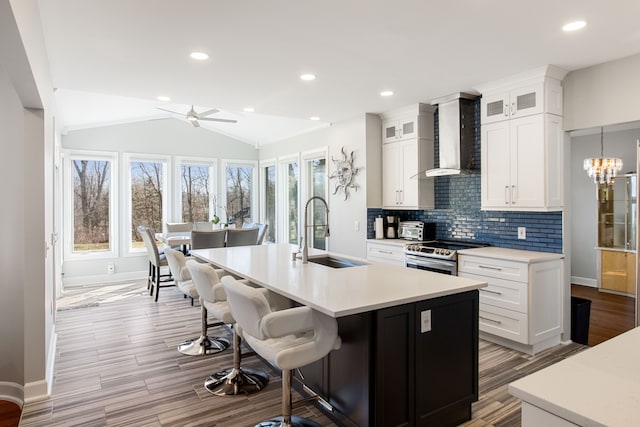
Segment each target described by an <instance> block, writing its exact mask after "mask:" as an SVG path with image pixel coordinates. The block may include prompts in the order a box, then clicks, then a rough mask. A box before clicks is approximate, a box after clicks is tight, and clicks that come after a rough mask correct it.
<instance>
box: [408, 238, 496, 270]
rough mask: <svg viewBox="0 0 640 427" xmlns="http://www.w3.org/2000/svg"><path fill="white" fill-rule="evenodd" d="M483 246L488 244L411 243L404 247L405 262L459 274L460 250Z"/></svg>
mask: <svg viewBox="0 0 640 427" xmlns="http://www.w3.org/2000/svg"><path fill="white" fill-rule="evenodd" d="M483 246H487V245H484V244H481V243H471V242H459V241H456V240H433V241H430V242H421V243H410V244H408V245H407V246H405V248H404V254H405V263H406V265H407V267H410V268H417V269H419V270H428V271H435V272H436V273H444V274H449V275H451V276H457V275H458V251H459V250H462V249H471V248H481V247H483Z"/></svg>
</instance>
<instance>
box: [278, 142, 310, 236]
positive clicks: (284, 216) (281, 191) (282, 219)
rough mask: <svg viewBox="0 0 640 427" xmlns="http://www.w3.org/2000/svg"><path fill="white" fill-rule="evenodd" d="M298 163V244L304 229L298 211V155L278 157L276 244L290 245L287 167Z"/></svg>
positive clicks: (300, 213)
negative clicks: (277, 228) (278, 229)
mask: <svg viewBox="0 0 640 427" xmlns="http://www.w3.org/2000/svg"><path fill="white" fill-rule="evenodd" d="M294 162H295V163H298V191H297V196H298V207H297V209H298V239H297V240H298V242H296V243H295V244H299V243H300V236H302V235H303V234H302V233H303V228H304V218H303V217H302V215H303V213H302V212H301V211H300V210H301V206H302V200H301V195H302V193H301V187H302V186H301V183H300V174H301V168H300V153H295V154H290V155H287V156H281V157H278V165H277V167H276V174H277V177H278V179H277V180H276V187H277V188H276V197H277V198H278V199H279V200H280V202H279V203H278V204H277V206H276V218H277V224H278V225H279V228H280V231H279V232H278V234H277V236H276V241H277V242H278V243H290V242H289V233H288V232H289V215H288V204H289V196H288V191H287V190H288V186H287V185H288V176H289V173H288V170H287V168H288V166H289V164H291V163H294Z"/></svg>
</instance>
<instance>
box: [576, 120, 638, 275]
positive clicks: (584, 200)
mask: <svg viewBox="0 0 640 427" xmlns="http://www.w3.org/2000/svg"><path fill="white" fill-rule="evenodd" d="M639 137H640V130H626V131H619V132H606V131H605V134H604V154H605V156H613V157H619V158H621V159H622V161H623V165H624V168H623V169H622V170H623V172H636V140H637V139H638V138H639ZM594 156H596V157H597V156H600V133H599V132H598V133H597V134H591V135H584V136H574V137H572V138H571V184H572V185H571V193H570V194H571V206H572V215H571V221H570V226H571V236H572V237H571V248H572V250H571V276H572V283H577V284H582V285H589V286H595V284H596V280H597V271H596V270H597V269H596V262H597V253H596V251H595V249H594V248H595V246H596V244H597V224H596V221H597V201H596V186H595V184H594V183H593V180H592V179H591V178H589V177H588V176H587V173H586V172H585V171H584V169H583V167H582V162H583V160H584V159H585V158H589V157H594Z"/></svg>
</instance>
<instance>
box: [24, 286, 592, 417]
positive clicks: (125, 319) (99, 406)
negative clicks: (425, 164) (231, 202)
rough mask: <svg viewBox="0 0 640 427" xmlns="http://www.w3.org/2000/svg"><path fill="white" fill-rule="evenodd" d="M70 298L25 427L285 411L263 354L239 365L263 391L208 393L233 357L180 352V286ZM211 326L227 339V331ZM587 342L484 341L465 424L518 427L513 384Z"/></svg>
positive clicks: (193, 316)
mask: <svg viewBox="0 0 640 427" xmlns="http://www.w3.org/2000/svg"><path fill="white" fill-rule="evenodd" d="M67 295H68V296H67V297H65V298H67V300H66V301H65V298H63V299H62V300H60V301H59V304H58V306H59V312H58V314H57V324H56V331H57V333H58V345H57V349H56V364H55V380H54V384H53V393H52V396H51V398H50V399H48V400H46V401H42V402H37V403H31V404H28V405H26V406H25V408H24V411H23V414H22V420H21V423H20V425H21V426H25V427H27V426H77V425H83V426H104V425H109V426H186V425H203V426H253V425H255V424H256V423H258V422H259V421H262V420H264V419H267V418H269V417H272V416H275V415H279V414H280V405H281V395H280V393H281V389H280V377H279V372H278V371H276V370H274V369H272V368H270V367H269V366H266V365H265V364H264V363H263V362H262V361H261V360H260V359H258V358H257V357H249V358H246V359H245V360H243V365H244V366H251V367H254V368H260V369H265V370H267V371H268V373H269V375H270V378H271V382H270V384H269V385H268V386H267V387H266V389H264V390H263V391H261V392H259V393H257V394H254V395H252V396H248V397H246V396H239V397H217V396H212V395H210V394H209V393H208V392H207V391H206V390H205V389H204V387H203V380H204V378H205V377H206V376H207V375H209V374H211V373H213V372H215V371H218V370H220V369H222V368H226V367H230V366H231V365H232V353H231V352H230V351H225V352H223V353H220V354H218V355H212V356H204V357H190V356H184V355H182V354H180V353H178V352H177V351H176V346H177V345H178V344H179V343H180V342H182V341H183V340H184V339H186V338H191V337H195V336H196V335H197V334H198V331H199V319H200V308H199V307H198V306H196V307H191V306H190V304H189V303H188V302H187V300H185V299H183V298H182V296H181V294H180V293H179V292H178V291H177V290H176V289H173V288H168V289H165V290H163V292H162V294H161V295H160V301H159V302H158V303H154V302H153V299H152V298H150V297H149V296H148V295H147V292H146V289H145V285H144V283H136V284H119V285H113V286H104V287H102V288H94V289H90V290H89V291H87V290H86V289H85V290H81V291H80V292H78V293H77V295H73V293H72V292H68V293H67ZM71 297H73V301H71ZM74 307H78V308H74ZM213 332H214V333H215V334H216V335H220V334H227V336H228V335H229V333H228V331H226V330H225V329H223V328H217V329H215V330H214V331H213ZM584 348H586V347H585V346H582V345H579V344H569V345H559V346H557V347H555V348H553V349H549V350H547V351H545V352H542V353H539V354H538V355H536V356H534V357H532V356H528V355H525V354H523V353H519V352H517V351H513V350H508V349H505V348H504V347H500V346H498V345H495V344H491V343H488V342H485V341H481V342H480V376H479V389H480V398H479V401H478V402H476V403H475V404H474V405H473V419H472V420H471V421H469V422H467V423H465V424H463V426H464V427H484V426H519V425H520V401H519V400H518V399H516V398H514V397H513V396H511V395H510V394H509V393H508V392H507V384H508V383H509V382H512V381H514V380H516V379H517V378H520V377H522V376H525V375H528V374H530V373H532V372H535V371H537V370H539V369H541V368H544V367H546V366H548V365H551V364H553V363H556V362H558V361H560V360H562V359H563V358H565V357H568V356H570V355H572V354H575V353H576V352H579V351H582V350H583V349H584ZM296 398H299V396H298V395H297V393H294V401H295V400H296ZM294 415H301V416H306V417H309V418H311V419H313V420H315V421H316V422H318V423H319V424H321V425H323V426H332V425H334V424H333V423H332V422H331V420H330V419H329V418H327V417H326V416H325V415H324V414H323V413H322V412H321V411H320V410H319V409H317V408H316V407H315V406H313V405H311V404H307V405H304V406H300V407H296V408H294Z"/></svg>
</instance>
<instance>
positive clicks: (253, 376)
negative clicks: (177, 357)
mask: <svg viewBox="0 0 640 427" xmlns="http://www.w3.org/2000/svg"><path fill="white" fill-rule="evenodd" d="M187 268H189V272H190V273H191V277H192V278H193V281H194V283H195V284H196V286H197V288H198V292H199V293H200V304H201V305H202V334H201V337H200V338H199V344H198V346H199V347H200V348H202V349H203V351H205V350H206V351H208V352H215V350H214V349H215V348H220V346H222V345H224V343H225V342H226V345H227V346H228V345H229V342H228V341H227V340H225V339H220V338H217V339H212V338H208V337H207V326H208V325H207V312H211V313H212V314H213V315H214V316H215V317H216V318H217V319H219V320H221V321H222V323H226V324H232V323H235V320H234V318H233V315H232V314H231V310H230V308H229V303H228V302H227V300H226V298H227V296H226V293H225V291H224V288H223V287H222V285H221V284H220V281H219V279H218V275H217V274H216V272H215V271H214V269H213V267H212V266H211V265H210V264H202V263H199V262H197V261H195V260H189V261H187ZM224 277H227V276H224ZM242 282H244V283H248V282H246V281H242ZM239 283H240V282H239ZM243 286H246V284H243ZM265 291H266V289H265V290H264V291H258V292H265ZM222 323H221V324H222ZM224 348H226V347H224ZM224 348H222V349H221V350H224ZM179 350H180V351H181V352H182V353H184V352H185V351H188V349H187V348H186V347H185V348H183V349H179ZM192 350H196V345H193V346H192ZM221 350H218V351H221ZM241 358H242V355H241V353H240V336H239V335H238V334H237V330H235V331H234V337H233V368H231V369H225V370H223V371H220V372H217V373H215V374H213V375H211V376H209V377H208V378H207V379H206V380H205V382H204V386H205V388H206V389H207V390H208V391H209V392H211V393H213V394H216V395H219V396H232V395H238V394H251V393H254V392H257V391H260V390H262V389H263V388H264V387H266V386H267V384H268V383H269V376H268V375H267V374H266V373H265V372H262V371H258V370H256V369H250V368H241V367H240V361H241Z"/></svg>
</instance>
